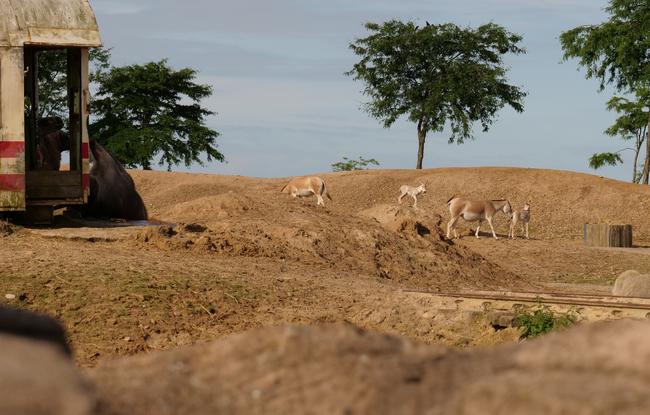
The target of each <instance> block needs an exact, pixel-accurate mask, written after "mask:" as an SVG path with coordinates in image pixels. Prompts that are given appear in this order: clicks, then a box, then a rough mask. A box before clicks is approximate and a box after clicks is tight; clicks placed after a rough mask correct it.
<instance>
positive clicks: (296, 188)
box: [280, 176, 332, 206]
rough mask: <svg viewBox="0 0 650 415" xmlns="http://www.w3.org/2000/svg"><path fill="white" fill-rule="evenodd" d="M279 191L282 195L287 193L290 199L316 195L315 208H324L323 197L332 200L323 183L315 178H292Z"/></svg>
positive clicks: (318, 178)
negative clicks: (321, 206)
mask: <svg viewBox="0 0 650 415" xmlns="http://www.w3.org/2000/svg"><path fill="white" fill-rule="evenodd" d="M280 191H281V192H282V193H289V194H290V195H291V196H292V197H307V196H311V195H316V199H317V200H316V206H318V205H323V206H325V202H324V201H323V196H327V198H328V199H329V200H332V196H330V194H329V193H327V188H326V187H325V181H324V180H323V179H321V178H320V177H317V176H307V177H296V178H293V179H291V180H290V181H289V183H287V184H286V185H285V186H284V187H283V188H282V190H280Z"/></svg>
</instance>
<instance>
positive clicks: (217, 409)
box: [90, 321, 650, 415]
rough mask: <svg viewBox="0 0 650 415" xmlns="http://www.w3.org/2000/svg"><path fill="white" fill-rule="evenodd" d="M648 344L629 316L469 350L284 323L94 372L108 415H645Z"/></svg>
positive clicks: (646, 329)
mask: <svg viewBox="0 0 650 415" xmlns="http://www.w3.org/2000/svg"><path fill="white" fill-rule="evenodd" d="M648 341H650V325H649V324H648V323H647V322H635V321H621V322H616V323H600V324H594V325H589V326H584V327H578V328H575V329H572V330H569V331H567V332H562V333H557V334H554V335H549V336H546V337H544V338H542V339H540V340H537V341H531V342H529V343H527V344H524V345H521V346H519V347H515V346H503V347H499V348H495V349H484V350H479V351H474V352H458V351H452V350H448V349H444V348H440V347H430V346H426V347H425V346H419V345H415V344H413V343H410V342H408V341H405V340H402V339H399V338H395V337H390V336H385V335H379V334H374V333H368V332H364V331H361V330H359V329H356V328H354V327H352V326H325V327H284V328H270V329H265V330H262V331H254V332H248V333H245V334H242V335H236V336H232V337H229V338H227V339H224V340H222V341H218V342H215V343H212V344H208V345H203V346H199V347H194V348H185V349H180V350H176V351H173V352H166V353H156V354H149V355H143V356H137V357H134V358H128V359H122V360H118V361H114V362H110V363H108V364H106V365H104V366H102V367H99V368H98V369H95V370H93V371H91V372H90V375H91V376H92V378H94V380H95V381H96V383H97V388H98V393H99V397H100V401H101V411H100V413H102V414H111V415H118V414H132V415H137V414H150V413H157V414H176V413H194V414H211V413H278V414H281V413H282V414H285V413H306V412H309V413H322V414H331V413H355V414H392V413H401V414H411V413H412V414H416V413H417V414H421V413H428V414H486V413H489V414H511V413H525V414H540V415H541V414H545V415H548V414H567V413H580V414H605V413H625V414H642V413H645V412H646V411H647V408H648V405H650V395H648V393H647V390H648V388H649V387H650V380H649V379H650V376H648V375H649V372H648V367H650V366H648V364H649V363H650V350H649V349H648V348H647V347H645V346H644V345H645V344H647V343H648ZM623 350H625V351H626V352H625V353H621V351H623Z"/></svg>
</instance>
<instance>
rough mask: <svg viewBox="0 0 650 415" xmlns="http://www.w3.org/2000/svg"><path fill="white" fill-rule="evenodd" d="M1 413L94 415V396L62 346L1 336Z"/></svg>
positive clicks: (18, 414) (12, 414)
mask: <svg viewBox="0 0 650 415" xmlns="http://www.w3.org/2000/svg"><path fill="white" fill-rule="evenodd" d="M0 349H1V350H2V353H0V414H11V415H90V414H93V413H94V409H95V402H94V394H93V393H92V390H91V388H90V387H89V385H88V383H87V382H86V381H85V380H84V379H83V378H82V376H81V375H80V374H79V372H78V371H77V370H76V368H75V366H74V364H73V363H72V360H70V358H69V357H68V356H67V355H65V354H64V353H63V351H62V350H61V348H60V347H58V346H56V345H54V344H52V343H48V342H45V341H34V340H28V339H27V338H26V337H18V336H14V335H10V334H5V333H0Z"/></svg>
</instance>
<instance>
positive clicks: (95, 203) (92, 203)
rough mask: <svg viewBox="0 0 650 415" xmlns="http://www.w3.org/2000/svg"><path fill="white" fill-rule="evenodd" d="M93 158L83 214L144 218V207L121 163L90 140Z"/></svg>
mask: <svg viewBox="0 0 650 415" xmlns="http://www.w3.org/2000/svg"><path fill="white" fill-rule="evenodd" d="M90 151H91V152H92V154H93V158H94V159H95V161H94V162H93V166H92V167H91V169H90V194H89V196H88V205H87V206H86V209H85V213H86V214H88V215H90V216H95V217H109V218H122V219H127V220H146V219H147V208H146V207H145V206H144V202H143V201H142V198H141V197H140V195H139V194H138V192H137V191H136V190H135V184H134V183H133V179H132V178H131V176H129V173H127V172H126V170H124V167H123V166H122V164H120V162H119V161H117V160H115V158H113V156H112V155H111V154H110V153H109V152H108V151H107V150H106V149H105V148H104V147H102V146H101V145H100V144H98V143H96V142H94V141H91V142H90Z"/></svg>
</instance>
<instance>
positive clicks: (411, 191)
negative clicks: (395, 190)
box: [397, 183, 427, 209]
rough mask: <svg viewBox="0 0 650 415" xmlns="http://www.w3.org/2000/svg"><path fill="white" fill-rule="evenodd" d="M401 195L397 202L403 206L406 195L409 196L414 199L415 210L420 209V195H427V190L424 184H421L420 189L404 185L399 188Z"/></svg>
mask: <svg viewBox="0 0 650 415" xmlns="http://www.w3.org/2000/svg"><path fill="white" fill-rule="evenodd" d="M399 192H400V195H399V197H398V198H397V202H398V203H399V204H400V205H401V204H402V198H403V197H404V196H406V195H409V196H411V197H412V198H413V208H415V209H417V208H418V195H419V194H421V193H426V192H427V188H426V187H425V186H424V183H420V185H419V186H418V187H413V186H409V185H407V184H404V185H402V186H400V188H399Z"/></svg>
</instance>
